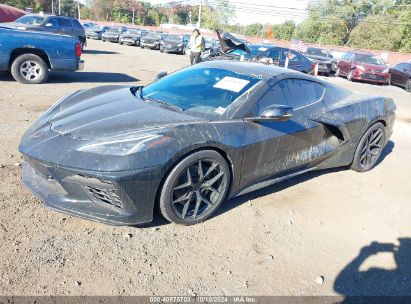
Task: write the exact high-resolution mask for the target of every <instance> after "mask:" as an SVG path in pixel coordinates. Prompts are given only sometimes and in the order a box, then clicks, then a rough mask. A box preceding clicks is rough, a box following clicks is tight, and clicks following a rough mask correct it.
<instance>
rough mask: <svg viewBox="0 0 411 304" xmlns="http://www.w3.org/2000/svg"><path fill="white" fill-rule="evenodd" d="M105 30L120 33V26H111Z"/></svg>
mask: <svg viewBox="0 0 411 304" xmlns="http://www.w3.org/2000/svg"><path fill="white" fill-rule="evenodd" d="M107 32H110V33H120V32H121V28H119V27H112V28H110V29H109V30H108V31H107Z"/></svg>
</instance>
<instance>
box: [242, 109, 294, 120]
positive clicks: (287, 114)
mask: <svg viewBox="0 0 411 304" xmlns="http://www.w3.org/2000/svg"><path fill="white" fill-rule="evenodd" d="M292 116H293V108H292V107H290V106H285V105H272V106H268V107H266V108H264V109H263V111H262V112H261V114H260V115H259V116H258V117H250V118H246V120H249V121H254V122H260V121H287V120H289V119H290V118H291V117H292Z"/></svg>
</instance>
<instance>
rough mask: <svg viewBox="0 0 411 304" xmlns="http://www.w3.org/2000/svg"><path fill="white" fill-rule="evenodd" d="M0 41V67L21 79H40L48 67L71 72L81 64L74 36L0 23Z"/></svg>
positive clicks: (32, 80)
mask: <svg viewBox="0 0 411 304" xmlns="http://www.w3.org/2000/svg"><path fill="white" fill-rule="evenodd" d="M0 45H1V46H2V48H1V50H0V70H2V71H10V72H11V74H12V75H13V78H14V79H15V80H16V81H18V82H21V83H27V84H37V83H43V82H45V81H46V80H47V78H48V75H49V70H52V71H67V72H72V71H76V70H82V69H83V66H84V62H83V60H81V59H80V56H81V44H80V42H79V41H78V39H77V38H75V37H70V36H63V35H57V34H52V33H45V32H39V31H27V30H18V29H10V28H5V27H1V26H0ZM28 46H30V47H28Z"/></svg>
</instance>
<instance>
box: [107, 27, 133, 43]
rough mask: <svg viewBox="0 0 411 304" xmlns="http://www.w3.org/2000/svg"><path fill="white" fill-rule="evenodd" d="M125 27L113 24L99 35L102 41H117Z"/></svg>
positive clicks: (125, 29)
mask: <svg viewBox="0 0 411 304" xmlns="http://www.w3.org/2000/svg"><path fill="white" fill-rule="evenodd" d="M126 31H127V28H126V27H125V26H119V27H117V26H113V27H111V28H110V29H109V30H108V31H106V32H105V33H103V34H102V35H101V40H103V41H110V42H118V40H119V38H120V35H121V34H122V33H125V32H126Z"/></svg>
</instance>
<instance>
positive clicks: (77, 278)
mask: <svg viewBox="0 0 411 304" xmlns="http://www.w3.org/2000/svg"><path fill="white" fill-rule="evenodd" d="M83 58H84V60H85V64H86V65H85V70H84V71H83V72H79V73H72V74H57V73H55V74H52V75H51V77H50V81H49V82H48V83H46V84H42V85H22V84H19V83H16V82H14V81H13V80H12V79H11V77H10V76H9V75H7V74H1V75H0V93H1V94H0V103H1V111H0V138H1V145H0V164H1V165H2V166H1V168H0V181H1V183H0V295H52V294H58V295H67V294H71V295H154V294H156V295H166V294H168V295H238V294H241V295H335V294H342V295H345V294H348V293H350V294H353V293H354V294H355V293H363V294H364V293H365V294H378V293H381V292H382V293H388V292H389V289H388V288H389V287H387V286H389V284H388V285H387V284H385V283H386V282H389V281H392V280H393V278H394V280H395V279H398V278H400V279H401V280H400V281H401V282H402V283H400V284H399V285H398V286H400V287H398V286H397V287H398V288H400V292H402V293H403V294H408V295H411V277H410V273H411V272H407V271H406V272H405V273H406V275H405V276H404V275H403V274H404V269H405V270H407V269H408V270H410V269H411V265H410V260H411V258H410V257H411V245H410V243H411V225H410V218H411V207H410V206H411V204H410V203H411V189H410V183H409V173H410V172H411V94H410V93H407V92H405V91H404V90H402V89H400V88H397V87H391V86H390V87H387V86H377V85H369V84H363V83H350V82H348V81H347V80H345V79H336V78H332V77H331V78H328V81H331V82H335V83H337V84H340V85H343V86H344V87H347V88H349V89H352V90H355V91H358V92H361V93H367V94H381V95H386V96H390V97H392V98H394V100H395V101H396V103H397V105H398V119H397V122H396V125H395V128H394V129H395V130H394V135H393V136H392V138H391V141H390V142H389V144H388V146H387V148H386V149H385V153H384V155H385V157H384V159H383V161H382V162H381V163H380V164H379V165H378V166H377V167H376V168H375V169H374V170H372V171H370V172H368V173H364V174H360V173H356V172H353V171H350V170H346V169H335V170H326V171H321V172H315V173H310V174H306V175H304V176H300V177H297V178H294V179H292V180H289V181H286V182H282V183H280V184H277V185H274V186H271V187H269V188H266V189H263V190H260V191H257V192H254V193H250V194H248V195H245V196H242V197H239V198H236V199H233V200H231V201H228V202H226V203H225V204H224V205H223V206H222V207H221V208H220V210H219V212H218V213H217V214H216V215H215V216H214V217H213V218H212V219H210V220H208V221H206V222H205V223H202V224H199V225H196V226H191V227H183V226H177V225H174V224H169V223H167V222H165V221H164V220H162V219H160V218H159V217H157V218H156V220H155V221H154V222H153V223H151V224H150V225H146V226H143V227H112V226H107V225H103V224H98V223H94V222H88V221H85V220H81V219H78V218H75V217H70V216H67V215H63V214H60V213H57V212H53V211H49V210H47V209H45V208H44V207H43V206H42V204H41V202H40V201H38V200H37V199H35V198H34V197H33V195H31V194H30V193H29V192H28V191H27V190H26V189H24V188H23V187H22V185H21V183H20V178H21V174H22V171H21V167H20V163H21V161H22V159H21V157H20V155H19V153H18V152H17V147H18V143H19V139H20V137H21V135H22V134H23V132H24V130H26V129H27V128H28V126H29V125H30V124H31V123H32V122H33V121H34V119H35V118H36V117H37V116H39V115H40V113H41V112H43V111H45V110H46V109H47V108H48V107H49V106H51V105H52V104H53V103H54V102H55V101H56V100H58V99H59V98H60V97H62V96H63V95H66V94H68V93H70V92H71V91H74V90H78V89H82V88H90V87H93V86H97V85H102V84H107V83H109V84H113V83H118V84H123V83H125V84H130V83H137V82H138V83H143V84H144V83H147V82H149V81H151V80H152V79H153V78H154V77H155V75H156V74H157V73H158V72H159V71H162V70H166V71H169V72H170V71H173V70H176V69H179V68H180V67H183V66H184V65H187V64H188V58H187V57H186V56H181V55H170V54H162V53H160V52H158V51H151V50H143V49H140V48H136V47H127V46H120V45H117V44H111V43H103V42H100V41H90V42H89V46H88V48H87V50H86V52H85V54H84V55H83ZM399 239H400V240H399ZM372 242H378V243H379V244H380V245H379V244H376V243H374V244H373V245H371V246H369V245H370V244H371V243H372ZM385 243H386V244H388V245H381V244H385ZM390 244H391V245H390ZM392 245H395V246H396V248H395V249H389V248H391V246H392ZM387 248H388V249H387ZM360 252H361V254H360ZM404 257H405V258H404ZM354 259H355V260H354ZM353 260H354V263H351V262H352V261H353ZM358 261H360V262H358ZM357 262H358V263H357ZM356 263H357V264H358V265H357V264H356ZM370 269H374V271H375V269H377V270H378V271H379V272H378V273H379V274H383V275H379V276H375V275H373V273H372V271H368V270H370ZM358 277H361V278H362V279H361V282H359V281H358V280H357V281H356V278H358ZM384 280H385V281H384ZM365 281H366V282H368V283H369V285H370V286H371V287H370V288H368V289H367V290H366V291H364V288H365V287H364V286H362V285H361V284H362V283H364V282H365ZM377 281H378V282H377ZM348 282H352V283H348ZM353 282H355V283H353ZM401 284H403V285H401Z"/></svg>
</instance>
